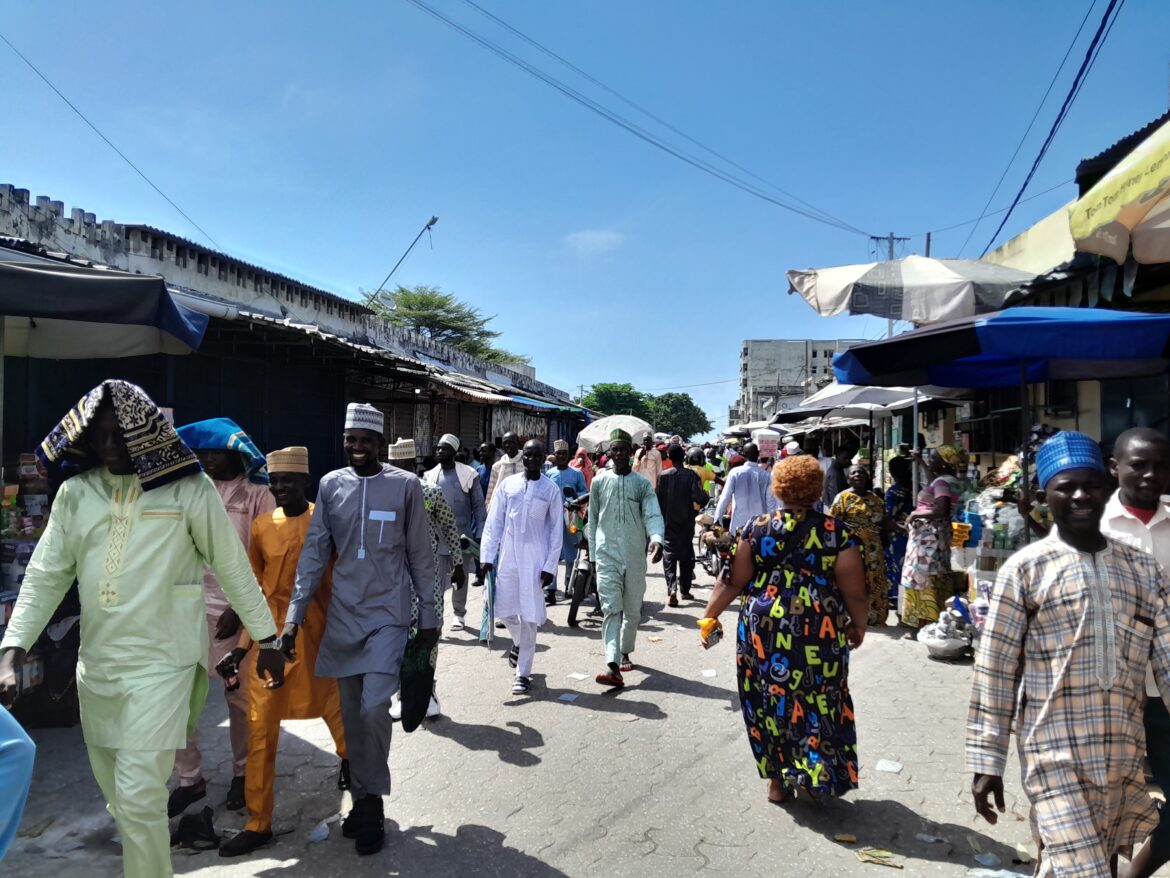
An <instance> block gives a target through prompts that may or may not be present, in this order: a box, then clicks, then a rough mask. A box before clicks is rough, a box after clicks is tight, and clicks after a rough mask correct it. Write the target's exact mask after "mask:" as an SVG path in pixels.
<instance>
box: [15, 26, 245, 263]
mask: <svg viewBox="0 0 1170 878" xmlns="http://www.w3.org/2000/svg"><path fill="white" fill-rule="evenodd" d="M0 40H3V41H4V44H5V45H6V46H8V48H10V49H11V50H12V51H13V52H14V53H15V54H16V57H18V58H19V59H20V60H21V61H23V62H24V63H25V64H27V65H28V67H29V69H30V70H32V72H33V73H35V74H36V75H37V76H39V77H40V78H41V81H42V82H44V83H45V85H47V86H48V87H49V88H51V89H52V90H53V91H54V92H55V93H56V95H57V97H59V98H60V99H61V100H63V101H64V102H65V105H66V106H67V107H69V109H71V110H72V111H73V112H74V113H76V114H77V116H78V118H79V119H81V121H82V122H84V123H85V124H86V125H88V126H89V127H90V128H91V129H92V130H93V133H94V134H96V135H97V136H98V137H100V138H101V139H102V140H104V141H105V143H106V146H108V147H109V148H110V149H112V150H113V151H114V152H116V153H117V154H118V157H119V158H121V159H122V161H124V162H125V163H126V164H127V165H129V166H130V168H131V170H133V171H134V173H136V174H137V175H138V176H139V177H141V178H142V179H143V180H145V181H146V184H147V185H148V186H150V188H151V189H153V190H154V191H155V192H157V193H158V194H159V195H161V196H162V197H163V200H164V201H166V203H167V204H169V205H170V206H171V207H173V208H174V209H175V210H176V211H178V212H179V215H180V216H182V217H183V219H185V220H186V221H187V222H189V223H190V224H191V225H192V226H193V227H194V228H196V229H197V230H198V231H199V233H200V234H201V235H203V237H205V238H206V239H207V240H208V241H210V242H211V244H212V246H214V247H215V249H216V250H222V249H223V248H222V247H220V245H219V244H218V243H216V240H215V238H213V237H211V235H209V234H208V233H207V231H206V230H205V229H204V228H203V226H201V225H199V223H197V222H195V220H193V219H191V217H190V216H189V215H188V213H187V211H185V210H183V208H181V207H179V205H178V204H176V203H175V201H174V199H172V198H171V197H170V196H169V195H167V193H165V192H163V191H162V189H160V188H159V187H158V185H157V184H156V183H155V182H154V181H153V180H152V179H150V177H148V176H146V173H145V172H144V171H143V170H142V169H141V168H140V167H138V165H136V164H134V162H132V161H130V158H129V157H128V156H127V155H126V153H124V152H122V150H120V149H118V147H117V146H115V145H114V143H113V141H112V140H110V138H108V137H106V135H104V134H103V133H102V132H101V130H100V129H99V128H98V127H97V126H96V125H95V124H93V122H91V121H90V120H89V117H87V116H86V115H85V113H83V112H81V110H79V109H78V108H77V105H76V104H74V103H73V101H71V100H69V98H67V97H65V95H64V94H63V93H62V92H61V89H59V88H57V86H55V85H53V83H52V82H51V81H50V80H49V77H47V76H45V74H43V73H41V71H40V70H38V69H37V66H36V65H35V64H33V62H32V61H30V60H29V59H28V58H26V57H25V55H24V53H23V52H21V51H20V49H18V48H16V46H14V45H13V44H12V42H11V41H10V40H9V39H8V37H6V36H4V34H2V33H0Z"/></svg>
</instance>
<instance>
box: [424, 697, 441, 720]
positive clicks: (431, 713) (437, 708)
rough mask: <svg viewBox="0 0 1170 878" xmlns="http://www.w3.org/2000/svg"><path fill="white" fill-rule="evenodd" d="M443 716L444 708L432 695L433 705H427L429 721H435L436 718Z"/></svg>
mask: <svg viewBox="0 0 1170 878" xmlns="http://www.w3.org/2000/svg"><path fill="white" fill-rule="evenodd" d="M442 715H443V708H442V706H441V705H440V704H439V699H438V698H436V697H435V696H434V695H432V696H431V703H430V704H428V705H427V719H434V718H435V717H437V716H442Z"/></svg>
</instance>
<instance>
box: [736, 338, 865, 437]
mask: <svg viewBox="0 0 1170 878" xmlns="http://www.w3.org/2000/svg"><path fill="white" fill-rule="evenodd" d="M863 341H865V339H856V338H854V339H834V340H828V341H826V340H823V339H783V338H782V339H747V340H745V341H744V343H743V347H742V348H740V353H739V398H738V399H737V400H736V401H735V403H734V405H732V406H731V407H730V408H729V409H728V412H727V414H728V423H730V424H742V423H749V422H751V421H762V420H765V419H767V418H770V417H771V416H772V415H774V414H775V413H776V412H778V411H783V410H785V409H790V408H793V407H795V406H797V405H799V404H800V401H801V400H802V399H804V398H805V397H806V396H808V395H809V394H810V393H814V392H815V391H816V390H817V389H818V388H820V387H823V386H824V385H825V384H828V383H829V382H830V381H832V380H833V369H832V365H833V355H834V354H836V353H839V352H841V351H843V350H845V349H847V348H849V347H850V346H852V345H855V344H861V343H862V342H863Z"/></svg>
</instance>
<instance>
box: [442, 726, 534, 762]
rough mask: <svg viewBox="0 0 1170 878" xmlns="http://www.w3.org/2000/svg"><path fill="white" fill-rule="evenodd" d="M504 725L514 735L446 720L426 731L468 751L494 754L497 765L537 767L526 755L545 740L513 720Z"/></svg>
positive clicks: (506, 731)
mask: <svg viewBox="0 0 1170 878" xmlns="http://www.w3.org/2000/svg"><path fill="white" fill-rule="evenodd" d="M505 725H506V726H508V727H509V728H512V729H515V730H516V731H515V732H510V731H508V729H501V728H500V727H499V726H488V725H479V724H477V723H460V722H456V721H455V720H453V719H451V718H449V717H445V718H444V719H443V721H442V722H437V723H431V724H428V725H427V731H429V732H430V733H431V734H433V735H438V736H439V737H441V738H448V739H449V740H452V741H454V742H455V743H456V744H459V745H460V746H461V747H466V748H467V749H468V750H492V751H495V753H496V754H497V755H498V756H499V757H500V761H501V762H507V763H508V764H509V765H516V766H519V767H520V768H530V767H532V766H533V765H539V764H540V757H539V756H537V755H536V754H535V753H530V752H528V751H530V750H533V749H535V748H537V747H543V746H544V736H543V735H542V734H541V733H540V732H539V731H537V730H536V729H534V728H532V726H526V725H524V723H522V722H517V721H516V720H510V721H508V722H507V723H505Z"/></svg>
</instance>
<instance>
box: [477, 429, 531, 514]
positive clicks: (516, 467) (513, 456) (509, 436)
mask: <svg viewBox="0 0 1170 878" xmlns="http://www.w3.org/2000/svg"><path fill="white" fill-rule="evenodd" d="M500 445H501V446H502V448H503V452H504V453H503V454H502V455H500V459H499V460H497V461H496V462H495V463H493V464H492V474H491V478H490V479H488V488H487V493H486V494H485V495H484V502H485V503H486V504H487V505H489V506H490V505H491V502H492V494H494V493H495V491H496V486H497V485H498V484H499V483H500V482H502V481H503V480H504V479H506V478H508V476H514V475H516V473H519V472H523V471H524V464H523V463H522V462H521V461H520V437H519V436H517V435H516V434H515V433H513V432H512V431H511V430H509V431H508V432H507V433H505V434H504V438H503V439H501V440H500Z"/></svg>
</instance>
